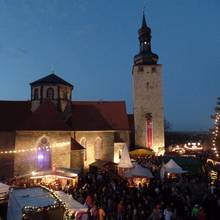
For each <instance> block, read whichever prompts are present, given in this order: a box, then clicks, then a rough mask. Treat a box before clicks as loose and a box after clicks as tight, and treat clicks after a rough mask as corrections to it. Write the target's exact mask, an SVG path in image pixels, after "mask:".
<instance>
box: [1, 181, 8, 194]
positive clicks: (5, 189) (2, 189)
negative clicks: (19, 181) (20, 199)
mask: <svg viewBox="0 0 220 220" xmlns="http://www.w3.org/2000/svg"><path fill="white" fill-rule="evenodd" d="M9 188H10V186H9V185H6V184H4V183H0V194H2V193H8V192H9Z"/></svg>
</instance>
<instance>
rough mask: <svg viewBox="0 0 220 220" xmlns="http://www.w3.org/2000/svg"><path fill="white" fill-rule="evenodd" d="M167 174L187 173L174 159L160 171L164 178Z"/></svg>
mask: <svg viewBox="0 0 220 220" xmlns="http://www.w3.org/2000/svg"><path fill="white" fill-rule="evenodd" d="M165 172H167V173H174V174H181V173H187V171H186V170H183V169H182V167H181V166H179V165H178V164H177V163H176V162H175V161H174V160H173V159H170V160H169V161H168V162H167V163H166V164H164V165H162V167H161V170H160V174H161V177H162V178H163V176H164V173H165Z"/></svg>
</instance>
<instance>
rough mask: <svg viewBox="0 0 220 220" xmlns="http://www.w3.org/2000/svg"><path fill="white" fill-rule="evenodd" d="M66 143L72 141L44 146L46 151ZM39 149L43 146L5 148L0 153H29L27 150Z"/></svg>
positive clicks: (68, 143)
mask: <svg viewBox="0 0 220 220" xmlns="http://www.w3.org/2000/svg"><path fill="white" fill-rule="evenodd" d="M66 145H70V142H62V143H56V144H54V145H53V146H44V147H43V148H44V149H45V150H46V151H50V149H51V148H59V147H63V146H66ZM37 150H42V147H32V148H21V149H17V150H15V149H11V150H3V151H0V154H17V153H27V152H33V151H37Z"/></svg>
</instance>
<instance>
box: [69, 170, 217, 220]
mask: <svg viewBox="0 0 220 220" xmlns="http://www.w3.org/2000/svg"><path fill="white" fill-rule="evenodd" d="M67 191H68V192H67V193H69V194H72V195H73V197H74V199H76V200H78V201H79V202H80V203H82V204H84V203H85V204H86V205H87V206H88V208H89V212H88V214H89V219H91V220H96V219H99V220H104V219H106V220H160V219H164V220H171V219H173V220H175V219H177V220H185V219H192V220H194V219H198V220H205V219H208V220H209V219H210V220H215V219H216V220H217V219H220V211H219V210H220V186H219V185H216V186H210V187H209V186H208V185H207V183H206V182H204V181H201V178H200V177H192V176H191V177H189V176H187V177H183V178H180V179H177V180H175V181H173V180H169V179H165V180H163V182H162V181H161V180H160V179H158V178H155V179H154V180H151V182H150V184H149V185H148V186H140V187H128V185H127V181H126V180H125V179H123V178H120V177H118V176H114V175H112V174H110V173H108V172H98V173H91V172H89V173H87V174H86V175H84V176H82V177H81V178H80V179H79V183H78V186H77V187H76V188H69V189H68V190H67Z"/></svg>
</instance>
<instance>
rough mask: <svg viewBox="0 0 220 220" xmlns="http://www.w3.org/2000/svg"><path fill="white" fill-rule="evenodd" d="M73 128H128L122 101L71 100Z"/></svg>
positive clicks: (80, 129)
mask: <svg viewBox="0 0 220 220" xmlns="http://www.w3.org/2000/svg"><path fill="white" fill-rule="evenodd" d="M69 122H70V124H71V127H72V129H73V130H76V131H77V130H78V131H90V130H96V131H98V130H129V126H128V119H127V113H126V106H125V102H124V101H111V102H110V101H95V102H90V101H88V102H86V101H74V102H72V118H71V119H70V121H69Z"/></svg>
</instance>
